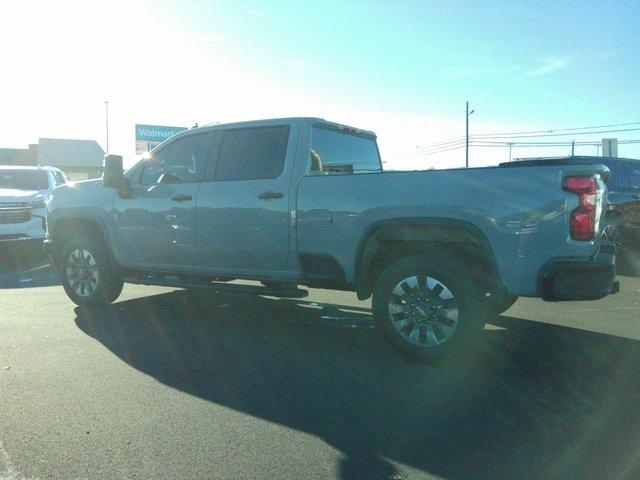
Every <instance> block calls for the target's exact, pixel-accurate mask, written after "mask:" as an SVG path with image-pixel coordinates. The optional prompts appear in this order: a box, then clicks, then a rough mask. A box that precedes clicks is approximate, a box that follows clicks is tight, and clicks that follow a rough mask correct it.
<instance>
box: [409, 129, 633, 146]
mask: <svg viewBox="0 0 640 480" xmlns="http://www.w3.org/2000/svg"><path fill="white" fill-rule="evenodd" d="M630 125H640V122H627V123H611V124H608V125H594V126H591V127H573V128H555V129H550V130H529V131H521V132H492V133H482V134H477V135H471V136H470V139H471V140H473V139H474V138H476V139H483V138H486V139H490V138H496V139H498V138H505V139H508V138H543V137H548V136H563V135H587V134H591V133H592V134H598V133H617V132H628V131H636V130H640V129H635V128H631V129H618V130H605V131H595V132H576V133H575V134H574V133H568V134H567V133H562V134H560V133H557V132H574V131H577V130H593V129H596V128H609V127H625V126H630ZM537 133H539V134H541V135H533V134H537ZM464 139H465V137H456V138H451V139H449V140H443V141H441V142H436V143H432V144H429V145H418V146H417V147H415V148H416V149H417V150H418V149H426V150H429V149H432V148H437V147H444V146H449V145H451V144H457V143H458V142H459V141H461V140H464Z"/></svg>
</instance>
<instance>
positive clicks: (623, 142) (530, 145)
mask: <svg viewBox="0 0 640 480" xmlns="http://www.w3.org/2000/svg"><path fill="white" fill-rule="evenodd" d="M571 144H572V142H482V141H476V142H473V141H472V142H470V143H469V146H470V147H485V148H507V147H511V148H551V147H570V146H571ZM618 144H619V145H632V144H640V139H632V140H618ZM575 145H576V146H580V147H588V146H598V145H601V142H587V141H584V142H575ZM465 146H466V142H464V141H461V142H460V143H459V145H454V146H448V147H443V148H439V149H433V150H432V151H428V152H422V151H420V152H415V153H414V154H413V155H407V156H403V157H402V158H420V157H428V156H431V155H436V154H438V153H445V152H451V151H453V150H459V149H461V148H465Z"/></svg>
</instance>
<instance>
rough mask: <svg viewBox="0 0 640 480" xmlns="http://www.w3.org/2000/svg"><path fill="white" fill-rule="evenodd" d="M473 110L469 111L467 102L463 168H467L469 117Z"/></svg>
mask: <svg viewBox="0 0 640 480" xmlns="http://www.w3.org/2000/svg"><path fill="white" fill-rule="evenodd" d="M474 111H475V110H471V111H469V102H467V110H466V116H465V117H466V125H467V129H466V135H465V137H466V142H465V162H464V164H465V167H467V168H469V115H471V114H472V113H473V112H474Z"/></svg>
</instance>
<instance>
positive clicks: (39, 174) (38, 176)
mask: <svg viewBox="0 0 640 480" xmlns="http://www.w3.org/2000/svg"><path fill="white" fill-rule="evenodd" d="M48 186H49V182H48V181H47V172H45V171H44V170H18V169H16V170H0V188H8V189H12V190H46V189H47V188H48Z"/></svg>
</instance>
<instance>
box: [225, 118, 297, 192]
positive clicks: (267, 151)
mask: <svg viewBox="0 0 640 480" xmlns="http://www.w3.org/2000/svg"><path fill="white" fill-rule="evenodd" d="M288 139H289V127H288V126H280V127H258V128H239V129H233V130H227V131H225V132H224V133H223V137H222V144H221V146H220V154H219V155H218V164H217V167H216V175H215V178H216V180H258V179H265V178H277V177H279V176H280V174H281V173H282V170H283V168H284V159H285V155H286V152H287V141H288Z"/></svg>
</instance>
